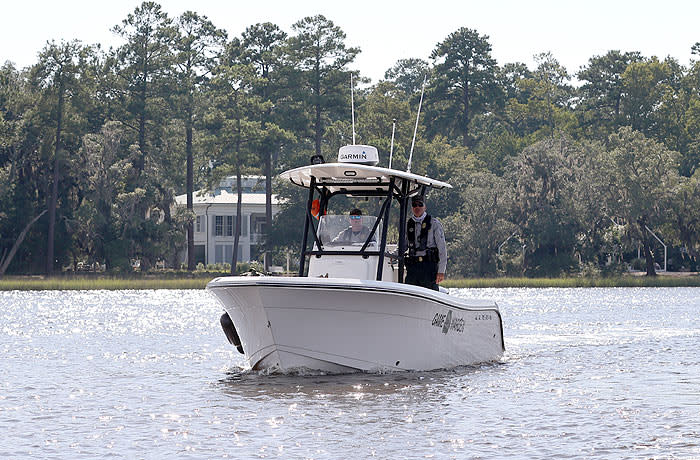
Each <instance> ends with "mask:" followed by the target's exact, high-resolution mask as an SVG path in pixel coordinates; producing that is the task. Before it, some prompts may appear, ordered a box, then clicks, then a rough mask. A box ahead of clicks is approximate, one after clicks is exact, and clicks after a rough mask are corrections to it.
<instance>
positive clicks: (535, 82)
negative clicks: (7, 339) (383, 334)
mask: <svg viewBox="0 0 700 460" xmlns="http://www.w3.org/2000/svg"><path fill="white" fill-rule="evenodd" d="M113 30H114V32H116V33H117V34H118V35H119V36H120V37H121V38H122V39H123V43H122V45H121V46H120V47H118V48H117V49H114V50H109V51H102V50H100V49H99V47H94V46H83V45H82V44H80V43H79V42H77V41H69V42H61V43H58V44H57V43H55V42H49V43H48V44H47V46H46V47H45V48H44V49H43V50H42V52H41V53H40V55H39V58H38V60H37V63H36V65H34V66H32V67H31V68H29V69H27V70H24V71H22V70H18V69H15V68H14V67H13V66H12V65H11V64H4V65H3V66H2V67H0V184H2V186H0V260H2V259H3V254H6V253H7V252H8V251H9V248H11V247H12V246H13V245H14V243H15V242H16V241H18V240H19V236H20V234H21V232H22V231H23V229H24V228H25V226H26V225H27V223H29V222H31V219H33V218H34V217H35V216H40V215H41V218H39V219H38V220H37V221H36V222H35V223H34V224H33V225H32V226H30V228H29V229H28V230H27V232H26V234H25V235H24V240H23V242H22V244H21V245H19V248H18V250H17V251H16V254H15V255H14V259H13V260H12V262H11V263H10V264H9V266H8V273H19V272H21V273H36V272H41V271H44V270H45V269H46V266H45V265H46V261H47V259H51V260H52V261H56V260H57V261H58V263H59V264H61V265H63V266H73V267H74V268H76V267H77V266H78V264H79V263H80V264H81V265H84V264H88V265H95V264H100V265H102V264H105V265H106V267H107V269H108V270H110V271H115V272H116V271H119V272H121V273H124V274H126V273H129V274H130V273H132V272H133V267H132V260H139V261H140V262H141V267H140V269H141V270H143V271H144V272H148V271H149V268H151V267H153V266H155V264H156V263H157V264H158V265H159V266H160V264H162V263H164V264H165V265H166V266H168V267H174V266H176V265H178V264H179V263H178V260H177V254H178V253H179V252H181V251H182V250H183V249H184V247H183V245H184V242H185V239H184V234H185V233H184V232H185V229H186V228H187V227H188V225H190V224H191V219H192V216H193V214H192V212H191V211H187V210H184V209H180V208H179V207H176V206H174V204H173V197H174V195H175V194H178V193H185V192H188V193H192V191H193V190H195V189H198V188H207V187H209V188H211V187H213V186H214V185H215V184H216V183H217V182H218V181H219V179H220V178H222V177H223V176H225V175H231V174H262V175H265V176H266V179H267V181H266V194H267V195H268V198H269V199H268V202H271V196H272V194H273V193H275V194H276V195H277V196H278V198H280V199H281V200H282V205H281V208H282V210H281V212H280V213H279V214H277V215H276V217H275V219H274V224H273V225H271V226H268V228H269V232H270V233H269V234H268V235H267V240H266V246H265V250H266V251H267V253H268V254H269V255H270V257H268V258H267V259H266V260H267V261H268V263H269V262H270V261H272V263H274V264H275V265H282V266H286V262H287V261H286V258H287V254H288V252H289V251H290V250H291V251H292V253H293V255H292V256H291V265H292V266H294V265H296V264H297V263H298V251H299V243H300V240H301V232H302V229H303V224H304V220H305V219H306V216H305V215H304V206H303V205H304V203H305V202H306V200H307V197H308V195H307V193H306V191H305V190H303V189H301V188H299V187H294V186H290V185H289V184H281V183H277V182H273V181H272V177H274V176H275V175H276V173H278V172H280V171H281V170H286V169H290V168H293V167H296V166H299V165H302V164H307V163H308V161H309V158H310V156H311V155H312V154H314V153H322V154H323V155H324V156H325V157H326V160H327V161H334V160H335V158H336V152H337V149H338V148H339V147H341V146H342V145H344V144H347V143H350V142H352V125H351V116H350V74H351V73H352V74H353V76H354V78H355V80H356V82H358V84H356V85H355V89H356V91H355V108H356V110H355V116H356V121H357V123H356V134H357V137H356V141H357V143H363V144H370V145H375V146H377V147H378V149H379V151H380V161H381V163H380V166H388V165H389V152H390V150H391V148H392V130H393V127H394V122H395V133H394V134H395V135H394V142H393V157H392V159H391V161H392V167H393V168H395V169H400V170H405V169H406V167H407V165H408V159H409V155H410V149H411V142H412V138H413V129H414V123H415V119H416V111H417V108H418V101H419V97H420V89H421V86H422V84H423V80H424V78H426V77H427V88H426V93H425V98H424V100H423V111H422V113H421V117H420V122H419V124H418V130H417V137H416V142H415V148H414V150H413V158H412V163H411V171H412V172H414V173H417V174H422V175H428V176H430V177H434V178H436V179H439V180H443V181H446V182H448V183H450V184H452V185H453V187H454V188H453V189H450V190H442V191H433V192H431V193H430V195H429V196H428V207H429V212H430V213H431V214H433V215H435V216H437V217H438V218H440V219H441V220H442V222H443V223H444V225H445V228H446V230H447V238H448V245H449V252H450V261H449V265H448V270H449V271H450V272H451V273H452V274H453V275H462V276H488V275H496V274H511V275H523V274H527V275H548V276H559V275H561V274H566V275H577V276H578V275H579V274H583V275H584V276H585V278H576V280H577V281H576V283H579V282H582V281H579V280H582V279H585V280H588V279H596V278H599V277H605V276H611V275H612V276H615V275H616V274H617V273H620V271H621V270H623V269H624V267H625V266H626V264H628V263H629V262H630V260H629V254H630V253H634V252H636V248H637V246H638V245H639V244H641V245H642V249H643V251H644V267H643V268H645V269H646V270H647V271H648V272H650V273H653V271H654V261H655V260H658V257H659V256H658V245H657V244H656V243H655V242H654V241H655V240H654V238H653V236H652V235H651V233H650V231H653V232H654V233H655V234H657V235H660V236H661V237H662V238H663V239H664V241H665V242H666V243H667V244H670V245H672V246H678V247H683V250H682V251H681V250H679V249H678V248H675V249H674V250H675V253H674V256H673V258H674V259H675V260H676V261H677V262H674V263H675V265H672V264H670V266H679V267H681V266H682V267H686V269H687V267H695V266H696V265H697V257H698V256H700V236H699V235H700V223H699V222H700V215H699V214H698V209H700V186H699V185H698V184H699V183H700V176H699V175H698V174H699V173H698V165H699V164H700V62H698V61H693V62H691V64H690V65H689V66H688V67H686V66H683V65H681V64H679V63H678V61H677V60H676V59H673V58H671V57H669V58H666V59H664V60H659V59H658V58H656V57H645V56H642V55H641V54H640V53H638V52H622V51H617V50H611V51H609V52H607V53H605V54H602V55H600V56H594V57H592V58H591V59H590V60H589V61H588V64H587V65H586V66H585V67H584V68H582V69H581V70H580V71H579V72H578V74H577V77H578V79H579V81H580V82H581V85H580V86H579V87H574V86H573V85H572V84H571V81H570V75H569V72H568V71H567V69H565V68H564V67H563V66H562V65H561V64H560V63H559V62H558V61H557V59H556V57H555V56H553V55H552V54H549V53H545V54H539V55H536V56H535V61H536V65H535V67H534V68H532V69H530V68H528V67H527V66H526V65H525V64H522V63H504V64H503V65H500V66H499V65H498V64H497V63H496V61H495V60H494V59H493V58H492V56H491V44H490V42H489V37H487V36H485V35H482V34H480V33H479V32H478V31H476V30H472V29H467V28H460V29H458V30H456V31H455V32H454V33H452V34H449V35H448V36H447V37H445V38H444V39H443V40H442V41H440V42H439V43H438V44H437V45H436V46H435V49H434V50H433V51H432V53H431V55H430V62H428V61H426V60H424V59H421V58H408V59H402V60H399V61H398V62H396V63H395V64H394V65H393V66H392V67H391V68H389V69H388V70H387V72H386V74H385V80H384V81H380V82H377V83H375V84H371V85H370V82H369V80H368V79H366V78H364V77H363V76H362V74H361V73H360V72H358V71H357V70H355V69H352V67H351V66H352V64H353V62H354V61H355V59H356V57H357V56H358V54H359V49H357V48H354V47H351V46H348V45H347V44H346V42H348V41H349V40H348V39H347V37H346V35H345V33H344V32H343V31H342V29H341V28H340V27H338V26H337V25H336V24H334V23H333V22H332V21H331V20H329V19H327V18H325V17H323V16H320V15H319V16H312V17H306V18H303V19H301V20H300V21H298V22H297V23H296V24H294V26H293V28H292V35H291V36H287V34H286V33H285V32H283V31H282V30H281V29H280V28H279V27H278V26H276V25H274V24H271V23H260V24H254V25H251V26H250V27H248V28H246V30H245V31H244V32H243V33H242V34H241V35H240V37H233V38H231V39H230V40H229V41H228V42H225V39H226V33H225V32H224V31H223V30H221V29H218V28H217V27H216V26H215V25H214V23H213V22H212V21H210V20H209V19H207V18H206V17H204V16H201V15H199V14H197V13H195V12H191V11H188V12H185V13H183V14H182V15H181V16H180V17H178V18H176V19H172V18H170V17H168V15H167V14H166V13H165V12H164V10H163V9H162V7H161V6H160V5H158V4H157V3H154V2H144V3H142V4H141V5H139V6H138V7H136V8H135V9H134V10H133V12H131V13H130V14H128V15H127V16H126V18H125V19H124V20H123V21H121V22H120V23H119V24H118V25H117V26H115V27H114V29H113ZM698 48H699V47H698V45H697V44H696V46H695V47H694V48H693V50H694V52H695V53H696V54H697V52H698ZM54 185H55V188H54ZM349 204H350V202H349V201H347V202H344V201H341V202H339V203H338V206H339V209H340V208H343V206H345V207H347V205H349ZM371 207H372V206H371V203H367V204H365V205H364V207H363V209H365V210H367V211H368V212H369V211H370V210H371ZM49 208H50V209H53V210H54V217H53V218H51V217H50V213H49V212H48V209H49ZM394 211H395V208H392V219H393V220H394V222H395V223H397V222H396V221H397V219H398V216H397V213H396V212H394ZM42 212H45V214H42ZM268 213H270V214H271V208H270V209H269V210H268ZM237 215H240V212H239V213H237ZM52 221H53V224H51V222H52ZM51 228H53V232H54V234H55V237H54V238H53V239H51V238H47V235H48V234H49V233H50V232H51V231H52V230H51ZM390 236H391V237H395V235H393V234H390ZM50 240H53V241H54V243H55V246H54V248H53V249H51V248H50V247H49V241H50ZM52 251H54V255H53V256H50V254H51V252H52ZM234 253H235V254H237V251H234ZM625 257H627V260H626V259H625ZM579 261H580V263H579ZM192 265H193V264H192ZM57 266H58V265H57ZM189 268H190V269H192V268H195V267H189ZM203 268H204V267H200V270H201V269H203ZM214 268H216V269H218V270H224V269H229V270H230V265H229V266H224V265H221V266H219V267H214ZM247 268H248V266H246V265H239V266H237V267H236V269H237V270H238V271H241V270H246V269H247Z"/></svg>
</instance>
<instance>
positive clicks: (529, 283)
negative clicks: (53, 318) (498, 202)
mask: <svg viewBox="0 0 700 460" xmlns="http://www.w3.org/2000/svg"><path fill="white" fill-rule="evenodd" d="M218 276H227V274H226V273H220V274H212V273H207V274H203V275H197V274H194V275H190V276H177V277H175V276H172V275H170V276H159V275H150V274H149V275H143V276H140V277H134V276H132V277H116V276H112V277H110V276H53V277H49V278H46V277H43V276H8V277H4V278H0V291H55V290H145V289H204V288H205V287H206V285H207V283H208V282H209V281H211V280H212V279H214V278H216V277H218ZM442 285H443V286H445V287H446V288H458V289H459V288H581V287H700V276H698V275H697V274H696V273H693V274H690V273H682V274H679V273H674V274H659V275H657V276H656V277H646V276H643V275H641V276H640V275H639V274H628V275H624V276H618V277H609V278H602V277H601V278H574V277H571V278H462V279H446V280H445V282H444V283H443V284H442Z"/></svg>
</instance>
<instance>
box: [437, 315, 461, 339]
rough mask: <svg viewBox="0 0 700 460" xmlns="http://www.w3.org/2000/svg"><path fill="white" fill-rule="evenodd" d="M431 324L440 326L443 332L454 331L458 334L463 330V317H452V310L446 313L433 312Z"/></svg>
mask: <svg viewBox="0 0 700 460" xmlns="http://www.w3.org/2000/svg"><path fill="white" fill-rule="evenodd" d="M431 325H432V326H435V327H439V328H442V333H443V334H447V333H448V332H450V331H455V332H458V333H460V334H462V333H463V332H464V318H457V317H454V318H453V317H452V310H448V312H447V313H439V312H438V313H435V316H433V322H432V323H431Z"/></svg>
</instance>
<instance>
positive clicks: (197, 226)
mask: <svg viewBox="0 0 700 460" xmlns="http://www.w3.org/2000/svg"><path fill="white" fill-rule="evenodd" d="M194 231H195V232H196V233H202V216H197V219H195V222H194Z"/></svg>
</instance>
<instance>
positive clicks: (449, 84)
mask: <svg viewBox="0 0 700 460" xmlns="http://www.w3.org/2000/svg"><path fill="white" fill-rule="evenodd" d="M488 38H489V37H488V36H487V35H479V33H478V32H477V31H476V30H472V29H467V28H464V27H463V28H461V29H459V30H457V31H455V32H453V33H451V34H450V35H448V36H447V38H445V40H443V41H442V42H440V43H438V45H437V47H436V48H435V49H434V50H433V52H432V53H431V55H430V58H431V59H433V61H434V75H435V79H436V80H435V81H434V82H433V85H434V87H433V94H432V95H431V99H432V100H434V101H435V103H436V105H437V107H436V109H435V110H436V112H437V114H436V115H437V118H436V119H435V123H437V124H439V125H442V126H444V128H443V131H442V132H444V133H445V134H448V136H449V135H450V134H452V133H453V132H457V133H459V134H460V135H461V137H462V145H463V146H465V147H466V146H469V145H471V139H470V124H471V121H472V118H473V117H474V116H475V115H476V114H478V113H481V112H482V111H484V110H485V109H486V107H487V105H488V103H489V101H490V100H492V99H494V96H495V94H496V92H497V85H496V61H495V60H494V59H493V58H492V57H491V44H490V43H489V42H488ZM438 101H439V102H440V103H441V104H439V105H438V104H437V102H438Z"/></svg>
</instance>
